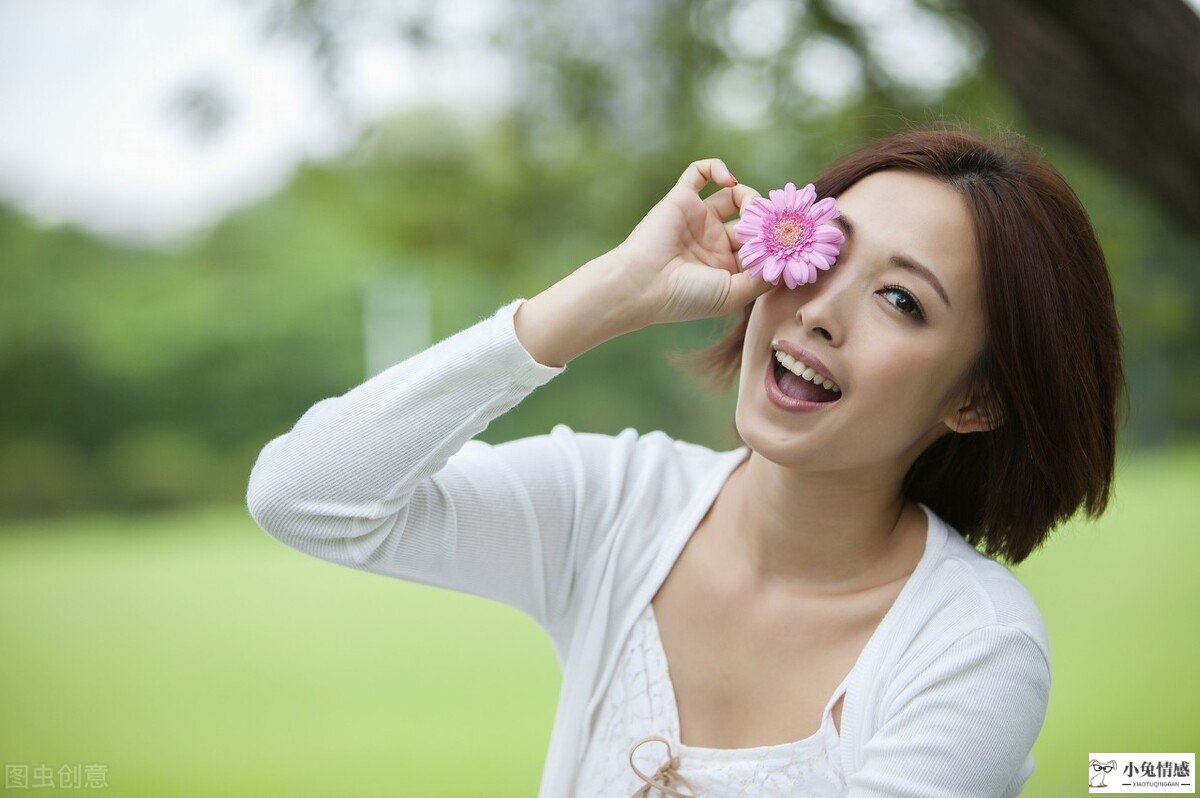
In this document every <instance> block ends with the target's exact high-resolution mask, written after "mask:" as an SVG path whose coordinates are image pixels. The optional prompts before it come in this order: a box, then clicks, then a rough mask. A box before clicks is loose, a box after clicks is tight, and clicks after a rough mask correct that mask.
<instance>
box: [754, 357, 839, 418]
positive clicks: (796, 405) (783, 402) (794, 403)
mask: <svg viewBox="0 0 1200 798" xmlns="http://www.w3.org/2000/svg"><path fill="white" fill-rule="evenodd" d="M766 386H767V396H768V397H769V398H770V399H771V402H772V404H774V405H775V406H776V407H778V408H779V409H780V410H787V411H789V412H798V411H802V410H820V409H821V408H825V407H832V406H833V405H836V404H837V403H838V402H840V401H842V400H841V399H840V398H839V399H834V400H833V401H832V402H806V401H804V400H803V399H793V398H792V397H790V396H788V395H787V394H786V393H784V392H783V391H782V390H781V389H780V387H779V383H778V382H776V381H775V357H774V356H772V357H770V358H769V359H768V360H767V376H766Z"/></svg>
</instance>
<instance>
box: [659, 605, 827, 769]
mask: <svg viewBox="0 0 1200 798" xmlns="http://www.w3.org/2000/svg"><path fill="white" fill-rule="evenodd" d="M644 613H645V616H646V618H645V620H646V622H647V624H648V626H649V628H650V633H651V635H652V636H653V638H654V646H655V649H656V651H657V653H658V656H659V657H661V658H662V663H663V674H662V678H663V680H664V681H665V682H666V688H667V694H668V700H669V701H670V707H669V709H668V713H667V714H668V718H667V722H668V723H669V724H670V726H671V733H672V735H673V736H674V738H675V740H674V741H675V743H676V745H677V746H678V748H679V750H680V751H681V752H687V753H688V754H689V756H691V757H693V758H696V757H699V758H704V759H720V760H725V761H728V760H731V759H754V760H761V759H771V758H775V757H790V756H794V755H795V754H796V753H797V752H799V751H805V750H808V749H809V748H812V747H814V746H815V745H817V744H818V743H820V742H822V741H824V742H825V745H826V748H827V749H829V750H831V751H832V750H833V748H834V747H836V745H837V737H838V732H837V727H836V726H834V724H833V712H832V710H833V705H834V704H836V703H837V700H838V697H839V696H841V694H842V692H843V691H844V690H845V687H846V682H847V680H848V679H849V674H847V676H846V678H843V679H842V681H841V682H840V683H839V684H838V686H837V687H835V688H834V689H833V694H832V695H831V696H830V697H829V699H828V700H827V701H826V702H825V709H824V710H822V712H821V725H820V727H818V728H817V730H816V731H815V732H813V733H812V734H810V735H808V736H807V737H805V738H803V739H800V740H792V741H790V742H784V743H775V744H773V745H755V746H750V747H745V748H709V747H706V746H701V745H688V744H687V743H685V742H683V739H682V732H681V730H680V722H679V702H678V701H677V700H676V697H675V683H674V681H672V679H671V663H670V662H669V661H668V660H667V650H666V648H665V647H664V646H663V643H662V636H661V635H660V634H659V632H658V616H657V615H656V614H655V612H654V603H653V602H652V601H648V602H646V609H645V610H644Z"/></svg>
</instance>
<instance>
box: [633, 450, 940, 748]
mask: <svg viewBox="0 0 1200 798" xmlns="http://www.w3.org/2000/svg"><path fill="white" fill-rule="evenodd" d="M723 454H724V456H725V457H726V458H727V460H726V461H725V462H722V463H721V466H722V467H720V468H717V469H715V471H714V473H713V477H712V480H711V481H710V482H709V483H708V484H707V485H706V486H705V489H704V490H703V491H702V492H699V493H698V495H697V500H696V502H695V504H694V505H693V507H692V511H691V512H690V513H685V514H684V519H685V521H684V523H682V525H681V527H680V529H679V531H678V533H677V534H676V535H675V537H674V538H673V539H672V540H671V545H669V546H665V547H664V549H663V551H662V552H661V553H660V554H661V556H660V558H659V561H658V563H656V566H657V567H656V569H655V578H654V579H653V580H650V584H649V586H648V592H645V593H643V596H644V598H643V599H642V612H645V610H646V607H647V606H649V607H650V612H651V613H652V614H653V612H654V609H653V604H652V603H651V600H652V599H653V598H654V596H655V594H656V593H658V590H659V588H660V587H662V584H663V582H665V581H666V578H667V575H668V574H669V573H670V572H671V567H672V566H673V565H674V563H675V562H676V561H677V560H678V559H679V555H680V554H681V553H682V552H683V548H684V546H686V545H687V542H688V540H690V539H691V537H692V535H693V534H694V533H695V532H696V529H697V528H698V527H699V525H700V521H702V520H703V519H704V516H705V514H706V513H708V511H709V510H711V509H712V507H713V505H714V504H716V501H717V498H718V497H719V496H720V493H721V489H722V488H723V487H724V485H725V483H726V482H727V481H728V479H729V476H730V475H731V474H732V473H733V471H734V469H736V468H737V467H738V466H739V465H740V464H741V463H742V461H743V460H745V459H746V458H747V457H748V456H749V454H750V447H749V446H748V445H742V446H739V447H738V448H736V449H732V450H730V451H727V452H724V453H723ZM917 506H918V507H920V508H921V510H922V511H923V512H924V513H925V521H926V523H925V547H924V549H923V551H922V553H921V558H920V559H919V560H918V561H917V565H916V567H915V568H914V569H913V572H912V573H911V574H909V576H908V579H906V580H905V581H904V586H903V587H901V588H900V592H899V593H898V594H897V595H896V598H895V599H893V601H892V605H891V606H890V607H888V609H887V612H885V613H884V615H883V619H882V620H880V622H879V624H878V625H877V626H876V627H875V630H874V631H873V632H871V636H870V637H868V638H867V642H866V643H865V644H864V645H863V647H862V650H861V651H860V652H859V654H858V658H857V659H855V661H854V665H852V666H851V667H850V670H849V671H847V673H846V676H845V677H844V678H843V679H842V681H841V682H840V683H839V684H838V686H837V687H836V688H835V689H834V691H833V695H832V696H830V698H829V700H828V701H827V702H826V704H825V711H824V713H823V715H822V719H821V727H820V728H819V729H818V730H817V731H816V732H814V733H813V734H812V735H809V736H808V737H805V738H804V739H802V740H795V741H792V742H788V743H779V744H777V745H764V746H755V747H753V748H704V747H699V746H690V745H685V744H684V743H683V742H682V741H681V740H680V732H679V714H678V712H679V710H678V705H677V704H675V688H674V685H673V684H671V683H670V681H669V677H668V684H670V690H671V702H672V704H673V705H674V722H675V730H674V731H675V742H676V743H677V744H678V745H679V747H680V748H681V749H682V750H684V751H688V752H690V753H692V754H694V755H700V756H706V757H711V758H727V759H728V758H741V757H744V756H746V755H747V754H753V755H758V756H762V755H768V756H769V755H771V754H775V753H778V754H786V753H789V752H792V751H795V750H796V749H797V748H802V747H805V745H806V744H811V742H812V741H814V740H816V739H821V738H822V736H823V737H824V739H825V740H826V745H827V747H828V749H829V752H830V755H831V756H832V755H834V753H835V751H836V749H837V748H838V747H839V746H840V744H841V741H842V739H843V738H844V737H846V736H847V734H846V720H847V718H848V717H852V715H851V713H850V712H849V711H848V710H849V707H850V704H851V701H852V700H853V696H854V694H853V693H851V692H850V682H851V680H852V679H853V678H854V677H855V676H856V675H857V674H858V673H859V672H861V671H862V670H863V668H864V663H866V662H867V661H869V659H870V656H871V655H872V654H873V652H874V649H876V648H878V647H879V646H880V645H883V643H882V642H881V641H882V640H883V639H884V638H885V637H886V636H887V635H888V634H889V633H890V632H891V629H892V627H893V626H895V625H896V624H897V623H899V620H898V619H899V617H900V615H901V614H902V613H903V611H904V608H905V606H906V605H907V604H908V603H909V601H911V600H912V596H913V594H914V593H915V592H916V590H917V587H918V585H919V584H920V582H922V581H923V580H924V578H925V574H926V572H928V571H929V569H930V568H931V567H932V563H933V561H934V560H935V559H936V554H937V552H938V551H939V550H940V549H941V548H942V545H943V544H944V543H945V541H946V538H947V534H946V526H945V524H944V523H943V522H942V520H941V517H940V516H938V514H937V513H935V512H934V511H933V509H932V508H930V507H929V506H928V505H927V504H925V503H924V502H922V501H918V502H917ZM639 615H640V613H639ZM637 617H638V616H634V621H635V622H636V620H637ZM654 625H655V636H656V637H657V636H658V635H657V626H658V621H657V618H656V617H655V618H654ZM658 645H659V649H660V651H661V653H662V656H663V662H664V663H666V662H667V658H666V650H665V648H663V646H662V642H661V638H659V642H658ZM843 692H844V693H845V694H846V695H845V700H844V701H843V702H842V729H841V731H840V732H839V731H838V729H837V727H835V726H834V724H833V715H832V712H831V711H830V710H832V708H833V705H834V704H835V703H836V702H837V699H838V697H839V695H841V694H842V693H843ZM822 733H824V734H822Z"/></svg>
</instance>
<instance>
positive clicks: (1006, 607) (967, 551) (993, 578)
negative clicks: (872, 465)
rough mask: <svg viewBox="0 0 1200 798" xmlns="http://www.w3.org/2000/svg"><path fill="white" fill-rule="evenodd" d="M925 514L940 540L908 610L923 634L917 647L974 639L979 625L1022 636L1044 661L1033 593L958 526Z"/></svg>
mask: <svg viewBox="0 0 1200 798" xmlns="http://www.w3.org/2000/svg"><path fill="white" fill-rule="evenodd" d="M930 513H931V514H932V521H933V522H934V523H935V524H937V525H939V528H938V533H939V534H940V536H941V539H942V545H941V546H940V548H939V549H938V551H937V553H936V556H935V557H934V558H933V562H932V563H931V564H930V568H929V572H928V574H927V578H926V579H925V581H924V583H923V585H922V589H921V590H920V591H918V596H919V599H918V602H917V604H918V606H917V608H916V611H915V612H913V613H911V614H910V618H911V620H912V621H913V624H914V629H915V630H917V632H918V634H917V635H915V636H917V637H923V638H925V640H924V641H923V642H924V645H921V646H917V647H916V648H927V647H931V646H932V647H936V643H933V642H932V641H934V640H936V641H941V642H945V641H949V640H955V639H962V638H965V637H966V636H967V635H974V636H975V637H977V638H978V637H982V636H983V635H982V632H983V630H987V629H993V630H996V629H999V630H1004V631H1006V632H1010V633H1013V632H1019V633H1023V635H1027V636H1028V637H1029V638H1030V639H1031V640H1032V641H1033V643H1035V644H1036V646H1037V648H1038V649H1039V650H1040V652H1041V653H1042V655H1043V656H1044V657H1045V658H1046V661H1047V663H1048V662H1049V661H1050V641H1049V635H1048V633H1047V629H1046V623H1045V619H1044V618H1043V616H1042V612H1041V608H1040V607H1039V606H1038V603H1037V599H1036V598H1034V595H1033V593H1032V592H1031V591H1030V590H1029V588H1028V587H1027V586H1026V585H1025V584H1024V583H1023V582H1022V581H1021V580H1020V579H1019V578H1018V577H1017V575H1016V574H1014V573H1013V572H1012V570H1011V569H1009V568H1008V567H1007V566H1006V565H1004V564H1003V563H1001V562H999V561H997V560H995V559H993V558H992V557H989V556H988V555H986V554H984V553H983V552H981V551H979V550H978V549H977V548H975V547H974V546H973V545H971V544H970V543H969V542H967V541H966V539H964V538H963V536H962V535H961V534H960V533H959V532H958V530H957V529H955V528H954V527H953V526H951V525H950V524H948V523H946V522H945V521H944V520H943V519H942V518H941V517H940V516H938V515H937V514H936V513H934V512H933V511H932V510H930ZM931 531H933V530H931Z"/></svg>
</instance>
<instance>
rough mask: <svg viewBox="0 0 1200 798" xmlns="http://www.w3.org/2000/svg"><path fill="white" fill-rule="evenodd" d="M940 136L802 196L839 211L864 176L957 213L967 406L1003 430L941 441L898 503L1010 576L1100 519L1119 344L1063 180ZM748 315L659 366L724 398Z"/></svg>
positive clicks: (827, 176) (1041, 164)
mask: <svg viewBox="0 0 1200 798" xmlns="http://www.w3.org/2000/svg"><path fill="white" fill-rule="evenodd" d="M942 124H944V123H939V124H936V125H933V126H925V127H915V128H910V129H906V130H904V131H901V132H899V133H895V134H892V135H890V136H887V137H884V138H879V139H876V140H874V141H872V142H870V143H868V144H867V145H865V146H863V147H861V148H859V149H857V150H855V151H854V152H851V153H850V154H848V155H845V156H843V157H841V158H839V159H838V160H836V161H835V162H834V163H832V164H830V165H829V166H828V167H827V168H826V169H825V170H824V171H823V172H821V174H820V175H819V176H818V177H817V178H816V179H814V180H813V181H812V182H813V184H814V187H815V188H816V191H817V196H819V197H829V196H832V197H836V196H838V195H840V194H841V193H842V192H844V191H845V190H846V189H848V188H849V187H850V186H851V185H853V184H854V183H855V182H857V181H858V180H861V179H862V178H863V177H866V176H867V175H869V174H871V173H873V172H878V171H881V170H883V169H906V170H910V171H913V172H918V173H920V174H924V175H929V176H932V177H935V178H937V179H939V180H942V181H943V182H945V183H946V184H947V185H949V186H951V187H952V188H954V189H955V190H956V191H958V192H959V194H960V195H962V197H963V198H964V199H965V200H966V203H967V206H968V208H969V211H970V213H971V215H972V217H973V219H974V227H975V231H976V239H977V243H978V247H979V259H980V263H981V264H982V269H983V275H982V276H983V286H982V288H983V290H982V297H983V306H984V308H983V309H984V314H985V316H986V320H985V328H986V340H985V343H984V346H983V350H982V352H981V353H980V355H979V357H978V358H977V359H976V361H975V362H974V363H973V365H972V367H971V369H970V374H969V379H970V386H971V387H970V393H971V396H973V397H977V396H984V395H987V396H990V398H991V401H992V402H993V403H994V405H993V407H994V408H995V409H996V410H998V411H999V417H1000V419H1001V421H1000V423H999V425H998V426H996V427H994V428H993V429H991V430H988V431H983V432H973V433H965V434H960V433H954V432H952V433H950V434H948V435H943V436H942V437H941V438H939V439H938V440H937V441H935V442H934V443H932V444H931V445H930V446H929V447H928V448H927V449H926V450H925V451H924V452H922V453H921V455H920V456H919V457H917V459H916V461H915V462H914V463H913V465H912V467H911V468H910V469H909V471H908V473H907V475H906V476H905V478H904V484H903V492H904V495H905V496H906V497H908V498H909V499H911V500H913V501H922V502H924V503H925V504H927V505H928V506H929V507H930V508H931V509H933V510H934V511H935V512H936V513H938V515H940V516H941V517H942V518H944V519H945V520H946V522H947V523H949V524H951V525H952V526H954V527H955V528H956V529H957V530H958V531H959V532H960V533H961V534H962V535H963V537H964V538H965V539H966V540H967V541H969V542H970V543H972V544H973V545H976V546H978V545H979V544H980V543H982V544H984V546H985V549H984V550H985V552H986V553H987V554H988V555H989V556H992V557H1002V558H1004V559H1005V560H1007V561H1008V562H1009V563H1010V564H1014V565H1015V564H1018V563H1020V562H1021V561H1023V560H1024V559H1025V558H1026V557H1028V556H1029V554H1030V553H1031V552H1032V551H1033V550H1034V549H1036V548H1037V547H1038V546H1040V545H1041V544H1042V543H1043V542H1044V541H1045V539H1046V538H1047V537H1048V536H1049V534H1050V532H1051V530H1052V529H1053V528H1054V527H1056V526H1057V525H1059V524H1060V523H1062V522H1064V521H1067V520H1069V519H1070V518H1071V517H1073V516H1074V515H1075V513H1076V511H1077V510H1078V509H1079V507H1080V506H1081V505H1082V506H1084V507H1085V509H1086V512H1087V514H1088V515H1089V516H1090V517H1092V518H1098V517H1099V516H1100V515H1101V514H1102V513H1103V512H1104V510H1105V509H1106V508H1107V506H1108V502H1109V495H1110V491H1111V488H1112V483H1113V478H1114V471H1115V461H1116V438H1117V428H1118V426H1119V425H1120V424H1123V423H1124V422H1125V421H1127V420H1128V400H1129V392H1128V386H1127V385H1126V383H1125V373H1124V365H1123V362H1122V343H1123V334H1122V331H1121V328H1120V325H1119V322H1118V320H1117V312H1116V303H1115V301H1114V298H1113V289H1112V282H1111V280H1110V278H1109V274H1108V266H1107V264H1106V262H1105V258H1104V253H1103V251H1102V250H1101V248H1100V243H1099V241H1098V240H1097V239H1096V234H1095V231H1094V229H1093V228H1092V225H1091V222H1090V220H1089V219H1088V216H1087V213H1086V212H1085V210H1084V208H1083V206H1082V204H1081V203H1080V201H1079V198H1078V197H1077V196H1076V194H1075V192H1074V190H1073V189H1072V188H1071V187H1070V186H1069V185H1068V184H1067V182H1066V180H1064V179H1063V177H1062V175H1060V174H1059V172H1058V171H1057V170H1056V169H1055V168H1054V167H1053V166H1051V165H1050V164H1049V163H1048V162H1047V161H1046V160H1044V158H1042V157H1041V155H1040V153H1038V152H1036V151H1035V150H1034V148H1033V147H1032V146H1031V145H1030V144H1029V143H1028V142H1027V141H1026V140H1025V139H1024V138H1023V137H1022V136H1020V135H1019V134H1016V133H1013V132H1011V131H1006V132H1004V133H1003V134H1001V136H999V137H994V138H993V139H992V140H990V141H988V140H984V139H982V138H981V137H979V136H977V135H974V134H972V133H969V132H965V131H964V130H962V129H960V128H961V125H959V126H958V127H957V128H956V129H948V128H946V127H943V126H940V125H942ZM752 309H753V304H750V305H747V306H746V307H745V308H744V309H743V311H742V318H741V320H740V321H739V322H738V323H737V324H736V325H735V326H734V327H733V328H732V329H730V330H729V331H728V332H727V333H725V334H724V336H723V337H722V338H721V339H720V340H718V341H717V342H716V343H715V344H714V345H712V346H710V347H708V348H706V349H703V350H699V351H693V352H690V353H689V356H688V357H686V358H683V359H679V358H672V361H673V362H674V363H676V364H677V365H682V366H683V367H684V368H685V369H687V370H689V371H697V372H700V373H701V374H705V375H707V376H708V377H709V385H710V387H712V388H716V389H721V390H724V389H727V388H728V387H729V385H730V384H731V383H732V382H733V381H734V380H735V378H736V377H737V375H738V374H739V372H740V369H741V360H742V347H743V343H744V340H745V336H746V328H747V324H748V322H749V319H750V313H751V310H752ZM1118 394H1120V395H1121V396H1122V397H1123V398H1124V400H1125V413H1124V416H1125V417H1124V419H1121V418H1118V408H1117V403H1118ZM734 434H735V435H736V434H737V432H736V424H735V429H734Z"/></svg>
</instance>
